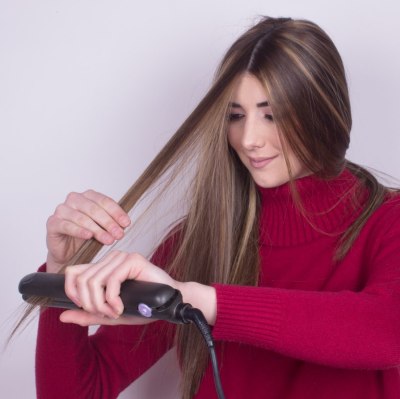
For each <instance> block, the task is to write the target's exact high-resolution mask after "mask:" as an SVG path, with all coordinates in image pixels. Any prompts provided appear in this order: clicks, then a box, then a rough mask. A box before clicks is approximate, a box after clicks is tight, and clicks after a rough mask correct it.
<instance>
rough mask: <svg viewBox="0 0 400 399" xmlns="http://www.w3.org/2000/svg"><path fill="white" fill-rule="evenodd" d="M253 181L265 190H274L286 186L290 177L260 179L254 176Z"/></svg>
mask: <svg viewBox="0 0 400 399" xmlns="http://www.w3.org/2000/svg"><path fill="white" fill-rule="evenodd" d="M253 179H254V181H255V183H256V184H257V185H258V186H259V187H263V188H274V187H279V186H282V185H283V184H286V183H287V182H288V181H289V177H283V176H282V177H280V178H279V177H275V178H272V177H270V178H267V179H265V178H264V179H262V178H261V179H260V178H255V177H254V176H253Z"/></svg>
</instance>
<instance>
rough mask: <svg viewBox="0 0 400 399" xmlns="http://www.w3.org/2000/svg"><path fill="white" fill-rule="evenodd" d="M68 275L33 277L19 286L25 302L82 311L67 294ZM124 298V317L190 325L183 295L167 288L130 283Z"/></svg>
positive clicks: (26, 278)
mask: <svg viewBox="0 0 400 399" xmlns="http://www.w3.org/2000/svg"><path fill="white" fill-rule="evenodd" d="M64 280H65V279H64V275H63V274H57V273H31V274H28V275H27V276H25V277H24V278H23V279H22V280H21V281H20V283H19V286H18V290H19V292H20V293H21V294H22V299H24V300H25V301H26V302H28V303H29V302H32V299H33V298H37V297H41V298H43V299H48V301H49V302H48V304H46V306H49V307H56V308H65V309H78V306H77V305H76V304H75V303H74V302H72V301H71V300H70V299H69V298H68V297H67V295H66V294H65V291H64ZM120 297H121V299H122V303H123V304H124V311H123V314H124V315H133V316H142V317H147V318H153V319H157V320H165V321H169V322H172V323H185V322H187V323H189V321H186V320H185V318H184V309H185V308H186V307H188V306H190V305H189V304H183V303H182V295H181V293H180V291H178V290H176V289H174V288H172V287H170V286H169V285H165V284H158V283H151V282H146V281H135V280H127V281H125V282H123V283H122V284H121V293H120Z"/></svg>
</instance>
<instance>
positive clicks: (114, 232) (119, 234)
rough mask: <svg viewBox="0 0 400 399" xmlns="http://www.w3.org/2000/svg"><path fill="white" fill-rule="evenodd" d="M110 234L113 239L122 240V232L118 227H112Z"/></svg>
mask: <svg viewBox="0 0 400 399" xmlns="http://www.w3.org/2000/svg"><path fill="white" fill-rule="evenodd" d="M111 234H112V235H113V236H114V237H115V238H117V239H119V238H122V236H123V235H124V232H123V231H122V229H121V228H120V227H114V228H113V229H112V230H111Z"/></svg>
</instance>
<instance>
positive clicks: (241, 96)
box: [232, 72, 268, 105]
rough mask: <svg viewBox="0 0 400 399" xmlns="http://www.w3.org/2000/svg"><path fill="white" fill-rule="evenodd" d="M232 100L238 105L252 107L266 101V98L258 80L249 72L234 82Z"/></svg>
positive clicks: (242, 74)
mask: <svg viewBox="0 0 400 399" xmlns="http://www.w3.org/2000/svg"><path fill="white" fill-rule="evenodd" d="M232 100H233V102H235V103H238V104H240V105H254V104H257V103H261V102H265V101H268V98H267V93H266V91H265V88H264V86H263V84H262V83H261V82H260V81H259V79H258V78H256V77H255V76H254V75H252V74H251V73H249V72H244V73H241V74H240V75H239V76H238V77H237V78H236V80H235V83H234V86H233V92H232Z"/></svg>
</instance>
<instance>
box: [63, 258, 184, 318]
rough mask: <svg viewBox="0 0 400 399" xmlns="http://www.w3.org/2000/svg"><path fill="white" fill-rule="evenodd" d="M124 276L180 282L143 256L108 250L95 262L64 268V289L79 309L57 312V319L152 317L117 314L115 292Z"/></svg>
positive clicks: (120, 305) (119, 305)
mask: <svg viewBox="0 0 400 399" xmlns="http://www.w3.org/2000/svg"><path fill="white" fill-rule="evenodd" d="M125 280H140V281H152V282H155V283H162V284H167V285H170V286H171V287H173V288H176V289H180V288H181V285H180V283H178V282H177V281H176V280H174V279H173V278H171V277H170V276H169V275H168V274H167V273H166V272H165V271H164V270H162V269H160V268H159V267H157V266H155V265H153V264H152V263H151V262H149V261H148V260H147V259H146V258H144V257H143V256H141V255H139V254H137V253H126V252H121V251H112V252H110V253H109V254H107V255H106V256H105V257H104V258H103V259H102V260H101V261H99V262H98V263H94V264H84V265H76V266H69V267H67V268H66V270H65V292H66V294H67V296H68V297H69V298H70V299H71V300H72V301H73V302H74V303H75V304H76V305H77V306H79V307H80V308H82V310H67V311H65V312H63V313H62V314H61V316H60V320H61V321H62V322H64V323H75V324H79V325H81V326H89V325H95V324H105V325H117V324H147V323H150V322H152V321H154V320H151V319H145V318H142V317H135V316H121V314H122V312H123V309H124V305H123V303H122V300H121V298H120V296H119V294H120V287H121V283H122V282H124V281H125Z"/></svg>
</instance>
